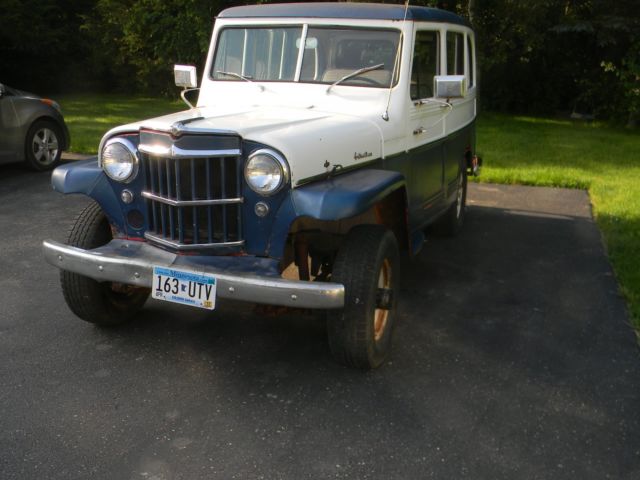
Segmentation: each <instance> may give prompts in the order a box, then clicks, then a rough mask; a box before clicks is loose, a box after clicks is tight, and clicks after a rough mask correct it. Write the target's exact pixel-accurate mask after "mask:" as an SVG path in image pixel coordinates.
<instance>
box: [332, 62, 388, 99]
mask: <svg viewBox="0 0 640 480" xmlns="http://www.w3.org/2000/svg"><path fill="white" fill-rule="evenodd" d="M383 67H384V63H379V64H378V65H372V66H370V67H364V68H360V69H358V70H355V71H353V72H351V73H349V74H347V75H345V76H344V77H342V78H341V79H339V80H336V81H335V82H333V83H332V84H331V85H329V86H328V87H327V92H326V93H329V91H330V90H331V89H332V88H333V87H335V86H336V85H339V84H340V83H342V82H344V81H345V80H349V79H350V78H353V77H357V76H358V75H362V74H363V73H367V72H371V71H373V70H379V69H380V68H383Z"/></svg>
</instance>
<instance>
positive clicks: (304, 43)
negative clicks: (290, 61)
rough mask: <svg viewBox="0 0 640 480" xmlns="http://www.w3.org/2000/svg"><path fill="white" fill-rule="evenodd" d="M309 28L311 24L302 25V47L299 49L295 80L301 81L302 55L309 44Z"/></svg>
mask: <svg viewBox="0 0 640 480" xmlns="http://www.w3.org/2000/svg"><path fill="white" fill-rule="evenodd" d="M308 30H309V24H308V23H305V24H304V25H302V36H301V37H300V49H299V50H298V61H297V62H296V74H295V77H294V79H293V81H294V82H299V81H300V75H301V73H302V57H303V56H304V49H305V47H306V46H307V31H308Z"/></svg>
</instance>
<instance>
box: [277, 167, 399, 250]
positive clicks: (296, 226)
mask: <svg viewBox="0 0 640 480" xmlns="http://www.w3.org/2000/svg"><path fill="white" fill-rule="evenodd" d="M360 224H378V225H384V226H385V227H387V228H388V229H389V230H391V231H392V232H393V233H394V235H395V236H396V240H397V242H398V245H399V246H400V248H401V249H402V250H409V251H411V246H410V241H409V239H410V235H409V225H408V202H407V186H406V180H405V178H404V176H403V175H402V174H400V173H398V172H393V171H387V170H377V169H368V170H357V171H354V172H349V173H345V174H342V175H339V176H335V177H331V178H327V179H325V180H321V181H318V182H314V183H313V184H309V185H305V186H302V187H298V188H296V189H294V190H292V191H291V193H290V195H289V198H288V201H285V202H283V205H282V207H281V209H280V211H279V212H278V215H277V220H276V222H275V224H274V228H273V229H272V233H271V239H270V242H269V254H270V256H272V257H277V258H282V257H286V256H287V254H286V252H285V249H286V247H287V242H288V240H289V239H290V238H291V236H294V235H300V234H303V233H305V232H324V233H326V234H329V235H334V236H341V235H344V234H346V233H347V232H348V231H349V230H350V229H351V228H353V227H354V226H355V225H360Z"/></svg>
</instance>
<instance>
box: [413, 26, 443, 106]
mask: <svg viewBox="0 0 640 480" xmlns="http://www.w3.org/2000/svg"><path fill="white" fill-rule="evenodd" d="M439 43H440V35H439V33H438V32H436V31H429V30H422V31H419V32H416V42H415V45H414V49H413V65H412V68H411V100H418V99H420V98H430V97H433V77H434V76H436V75H438V74H439V70H440V68H439V65H440V61H439V52H440V48H439Z"/></svg>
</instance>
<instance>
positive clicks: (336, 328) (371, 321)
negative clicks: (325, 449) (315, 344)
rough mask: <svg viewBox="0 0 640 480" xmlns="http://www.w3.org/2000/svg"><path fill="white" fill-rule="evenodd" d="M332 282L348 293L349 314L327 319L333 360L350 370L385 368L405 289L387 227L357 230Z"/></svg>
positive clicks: (349, 237) (340, 257)
mask: <svg viewBox="0 0 640 480" xmlns="http://www.w3.org/2000/svg"><path fill="white" fill-rule="evenodd" d="M331 278H332V281H333V282H336V283H342V284H343V285H344V287H345V305H344V308H343V309H342V310H341V311H339V312H330V313H329V314H328V315H329V316H328V319H327V331H328V335H329V346H330V348H331V352H332V353H333V356H334V357H335V359H336V360H337V361H338V362H339V363H342V364H344V365H347V366H350V367H355V368H361V369H364V370H369V369H372V368H377V367H379V366H380V365H382V364H383V363H384V361H385V360H386V359H387V357H388V355H389V352H390V349H391V337H392V333H393V326H394V321H395V316H396V300H397V296H398V290H399V285H400V283H399V280H400V255H399V252H398V244H397V241H396V238H395V236H394V235H393V233H392V232H391V231H389V230H388V229H386V228H385V227H383V226H381V225H360V226H357V227H354V228H353V229H352V230H351V231H350V232H349V233H348V234H347V237H346V238H345V240H344V242H343V244H342V245H341V247H340V249H339V250H338V254H337V256H336V260H335V262H334V265H333V271H332V275H331Z"/></svg>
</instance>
